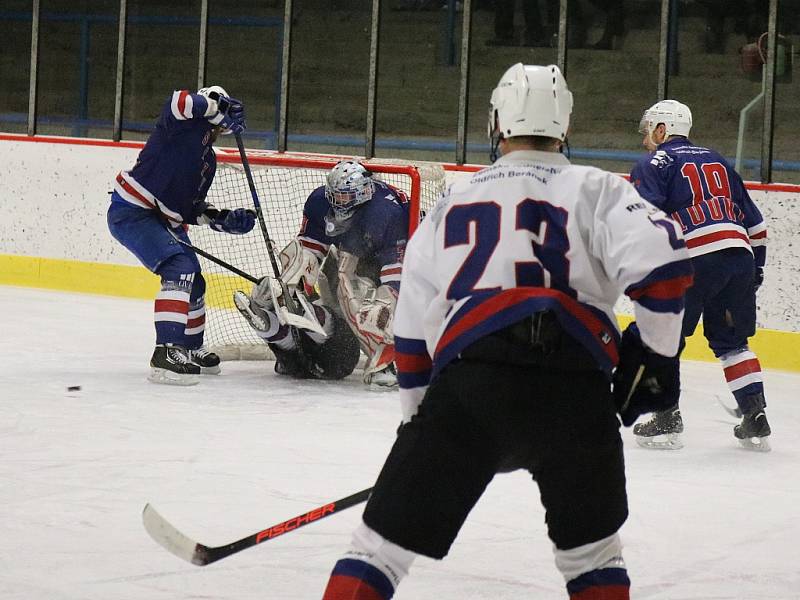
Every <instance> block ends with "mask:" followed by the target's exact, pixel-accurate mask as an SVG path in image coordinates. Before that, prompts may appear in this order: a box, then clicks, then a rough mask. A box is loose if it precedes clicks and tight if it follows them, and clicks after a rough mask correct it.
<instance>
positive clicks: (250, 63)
mask: <svg viewBox="0 0 800 600" xmlns="http://www.w3.org/2000/svg"><path fill="white" fill-rule="evenodd" d="M208 4H209V9H208V10H209V14H208V20H209V23H208V55H207V61H206V78H205V82H206V85H221V86H222V87H224V88H225V90H226V91H227V92H228V93H229V94H230V95H231V96H233V97H234V98H237V99H239V100H241V101H242V102H243V103H244V106H245V115H246V120H247V130H246V131H245V133H244V135H243V137H244V140H245V145H246V146H247V147H248V148H258V147H261V148H268V149H274V148H276V147H277V144H276V135H277V132H278V121H277V120H278V115H279V107H280V73H281V51H282V48H281V44H282V37H281V36H282V31H283V2H282V1H278V0H273V1H271V2H270V1H260V2H241V1H239V0H213V1H211V2H209V3H208ZM217 144H218V145H223V146H224V145H234V146H235V145H236V142H235V140H234V139H233V136H223V137H220V138H218V139H217Z"/></svg>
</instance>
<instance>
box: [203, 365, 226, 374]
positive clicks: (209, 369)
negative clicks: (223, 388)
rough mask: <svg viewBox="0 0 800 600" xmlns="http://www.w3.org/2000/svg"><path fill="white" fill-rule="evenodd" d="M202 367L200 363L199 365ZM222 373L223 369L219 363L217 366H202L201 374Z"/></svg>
mask: <svg viewBox="0 0 800 600" xmlns="http://www.w3.org/2000/svg"><path fill="white" fill-rule="evenodd" d="M197 366H198V367H200V365H197ZM220 373H222V369H221V368H220V366H219V365H216V366H215V367H200V375H219V374H220Z"/></svg>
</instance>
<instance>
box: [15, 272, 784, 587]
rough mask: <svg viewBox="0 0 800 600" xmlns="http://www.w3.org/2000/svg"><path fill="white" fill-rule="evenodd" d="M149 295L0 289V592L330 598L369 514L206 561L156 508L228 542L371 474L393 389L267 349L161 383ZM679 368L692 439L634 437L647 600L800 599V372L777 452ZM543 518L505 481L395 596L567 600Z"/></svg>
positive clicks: (778, 381) (635, 523)
mask: <svg viewBox="0 0 800 600" xmlns="http://www.w3.org/2000/svg"><path fill="white" fill-rule="evenodd" d="M151 306H152V303H151V302H145V301H138V300H124V299H117V298H105V297H97V296H89V295H80V294H67V293H59V292H51V291H44V290H30V289H24V288H13V287H2V286H0V315H2V317H0V321H1V322H2V327H0V356H2V357H3V361H4V363H5V364H4V366H3V369H2V374H0V409H1V410H0V565H2V566H0V597H2V598H3V600H12V599H13V600H162V599H163V600H166V599H170V600H176V599H211V598H214V599H217V598H219V599H231V600H282V599H292V600H294V599H314V598H320V596H321V594H322V590H323V589H324V587H325V584H326V582H327V577H328V573H329V572H330V569H331V567H332V566H333V564H334V562H335V561H336V559H337V558H338V557H339V555H340V553H341V552H342V551H343V550H344V549H345V547H346V546H347V544H348V541H349V536H350V532H351V531H352V529H353V528H354V526H355V525H356V523H357V522H358V521H359V519H360V515H361V508H362V507H358V508H353V509H350V510H349V511H346V512H343V513H341V514H337V515H334V516H332V517H330V518H328V519H325V520H322V521H320V522H318V523H314V524H311V525H309V526H307V527H305V528H303V529H300V530H298V531H294V532H291V533H289V534H287V535H284V536H282V537H278V538H276V539H274V540H271V541H268V542H265V543H263V544H261V545H260V546H257V547H254V548H251V549H248V550H246V551H244V552H242V553H240V554H237V555H235V556H232V557H229V558H226V559H224V560H223V561H220V562H218V563H215V564H212V565H209V566H207V567H203V568H200V567H196V566H193V565H190V564H187V563H184V562H182V561H181V560H179V559H178V558H176V557H174V556H172V555H171V554H168V553H167V552H166V551H165V550H163V549H162V548H161V547H160V546H158V545H156V543H155V542H153V541H152V540H151V539H150V538H149V537H148V535H147V533H146V532H145V531H144V528H143V527H142V524H141V510H142V508H143V507H144V505H145V503H147V502H151V503H152V504H153V505H154V506H155V507H156V508H157V509H158V510H159V511H160V512H161V513H162V514H163V515H164V516H165V517H166V518H167V519H169V520H170V521H171V522H172V523H173V524H174V525H175V526H176V527H178V528H179V529H181V530H182V531H183V532H184V533H186V534H187V535H189V536H191V537H193V538H195V539H197V540H198V541H200V542H203V543H205V544H208V545H220V544H223V543H228V542H232V541H234V540H237V539H239V538H240V537H244V536H245V535H248V534H250V533H254V532H256V531H258V530H260V529H262V528H265V527H267V526H269V525H273V524H275V523H278V522H280V521H282V520H284V519H286V518H289V517H292V516H294V515H297V514H300V513H303V512H305V511H307V510H310V509H312V508H314V507H316V506H319V505H321V504H324V503H326V502H328V501H331V500H335V499H337V498H341V497H343V496H347V495H349V494H351V493H353V492H356V491H358V490H361V489H363V488H366V487H369V486H371V485H372V483H373V481H374V478H375V476H376V475H377V473H378V470H379V469H380V466H381V465H382V463H383V459H384V458H385V455H386V453H387V451H388V449H389V447H390V446H391V444H392V440H393V437H394V432H395V429H396V427H397V425H398V423H399V419H400V411H399V407H398V406H397V395H396V394H393V393H378V392H369V391H366V390H365V389H364V388H363V386H362V384H361V383H360V379H359V378H358V377H357V376H355V375H354V376H352V377H351V378H350V379H348V380H346V381H344V382H339V383H327V382H298V381H293V380H289V379H285V378H279V377H277V376H275V375H274V374H273V372H272V363H269V362H266V363H265V362H241V363H224V365H223V373H222V374H221V375H219V376H217V377H205V378H204V379H203V380H202V381H201V383H200V384H199V385H197V386H194V387H189V388H180V387H172V386H158V385H154V384H151V383H149V382H148V381H147V380H146V375H147V372H148V360H149V358H150V354H151V353H152V347H153V339H154V334H153V326H152V321H151V319H152V312H151ZM683 373H684V381H683V387H684V395H683V397H682V409H683V415H684V423H685V426H686V433H685V434H684V441H685V444H686V446H685V447H684V448H683V449H682V450H680V451H673V452H668V451H652V450H644V449H641V448H639V447H637V446H636V444H635V442H634V441H633V437H632V435H631V432H630V430H625V431H624V432H623V436H624V440H625V446H626V461H627V475H628V482H629V487H628V491H629V496H630V507H631V516H630V518H629V519H628V521H627V523H626V524H625V526H624V527H623V529H622V536H623V541H624V543H625V559H626V561H627V563H628V569H629V574H630V577H631V580H632V597H633V598H637V599H645V598H647V599H653V600H655V599H658V600H689V599H692V600H701V599H702V600H722V599H726V600H727V599H734V598H736V599H747V600H757V599H765V600H766V599H769V600H789V599H798V598H800V404H798V400H797V398H798V387H800V385H799V384H800V376H797V375H790V374H785V373H779V372H769V371H768V372H766V373H765V380H766V395H767V400H768V403H769V407H768V409H767V412H768V415H769V419H770V422H771V424H772V428H773V435H772V438H771V443H772V447H773V450H772V452H770V453H755V452H748V451H746V450H743V449H741V448H740V447H739V446H738V444H737V443H736V441H735V440H734V438H733V435H732V428H733V425H734V424H735V421H734V419H732V418H731V417H729V416H728V415H727V414H726V413H725V412H724V411H723V410H722V409H721V408H720V407H719V406H718V404H717V403H716V400H715V394H720V395H721V396H723V397H724V398H726V399H728V398H729V396H728V391H727V386H726V385H725V382H724V379H723V377H722V371H721V369H720V367H719V366H717V365H714V364H707V363H689V362H687V363H684V369H683ZM567 384H568V382H565V385H567ZM69 386H81V390H80V391H79V392H68V391H67V387H69ZM728 401H729V403H732V399H729V400H728ZM543 519H544V514H543V510H542V508H541V506H540V504H539V500H538V490H537V488H536V486H535V485H534V484H533V483H531V481H530V478H529V477H528V476H526V475H525V474H524V473H521V472H518V473H514V474H510V475H500V476H498V477H497V478H496V479H495V480H494V482H493V483H492V484H491V485H490V487H489V489H488V490H487V492H486V494H485V495H484V497H483V498H482V499H481V501H480V502H479V503H478V505H477V507H476V508H475V510H474V511H473V512H472V514H471V515H470V517H469V519H468V520H467V523H466V525H465V527H464V529H463V530H462V532H461V535H460V537H459V538H458V540H457V541H456V543H455V544H454V546H453V548H452V550H451V553H450V555H449V556H448V557H447V558H446V559H445V560H444V561H441V562H437V561H433V560H427V559H419V560H418V561H417V562H416V563H415V565H414V567H413V568H412V572H411V576H410V577H409V578H408V579H406V580H405V581H404V582H403V583H402V585H401V586H400V588H399V590H398V593H397V595H396V596H395V597H396V598H398V600H404V599H413V600H450V599H453V600H467V599H479V598H480V599H484V598H485V599H492V600H500V599H515V600H516V599H522V598H536V599H539V600H549V599H563V598H565V595H566V594H565V592H564V584H563V581H562V580H561V577H560V575H559V574H558V572H557V571H556V568H555V566H554V564H553V559H552V554H551V548H550V543H549V541H548V539H547V537H546V534H545V528H544V523H543Z"/></svg>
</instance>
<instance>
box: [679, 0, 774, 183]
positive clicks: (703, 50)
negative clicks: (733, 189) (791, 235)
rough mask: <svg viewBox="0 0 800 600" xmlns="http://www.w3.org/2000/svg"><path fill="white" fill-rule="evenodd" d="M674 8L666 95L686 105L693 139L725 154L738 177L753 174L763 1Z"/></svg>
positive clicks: (709, 1) (717, 0)
mask: <svg viewBox="0 0 800 600" xmlns="http://www.w3.org/2000/svg"><path fill="white" fill-rule="evenodd" d="M676 10H678V11H679V14H678V19H677V24H678V26H677V28H676V29H675V30H674V33H673V35H674V36H676V38H677V42H678V54H677V56H675V60H674V61H673V62H672V64H671V65H670V72H671V75H670V84H669V96H670V97H671V98H675V99H677V100H680V101H681V102H683V103H684V104H686V105H688V106H689V108H690V109H691V110H692V117H693V122H694V123H693V126H692V132H691V134H690V138H691V140H692V141H693V142H694V143H696V144H698V145H701V146H709V147H711V148H713V149H715V150H717V151H718V152H720V153H721V154H722V155H723V156H725V157H727V158H729V159H730V161H731V162H732V163H734V164H735V165H737V170H738V171H739V173H740V174H741V175H742V177H743V178H744V179H746V180H750V179H758V177H759V172H760V155H761V132H762V125H763V120H764V102H763V99H764V96H763V89H762V77H761V71H762V70H761V66H760V59H759V56H758V51H757V49H756V47H755V44H756V43H757V41H758V39H759V38H760V37H761V34H763V33H764V32H766V30H767V16H768V2H766V1H763V0H757V1H756V0H754V1H750V0H746V1H745V0H743V1H740V2H727V1H726V2H722V1H721V0H703V1H698V2H695V3H692V4H685V3H676ZM765 37H766V36H764V38H765Z"/></svg>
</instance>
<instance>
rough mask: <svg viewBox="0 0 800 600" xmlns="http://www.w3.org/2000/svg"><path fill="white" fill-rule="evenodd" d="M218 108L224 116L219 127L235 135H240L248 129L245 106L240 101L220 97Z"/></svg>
mask: <svg viewBox="0 0 800 600" xmlns="http://www.w3.org/2000/svg"><path fill="white" fill-rule="evenodd" d="M217 107H218V109H219V114H221V115H222V119H221V120H220V121H219V125H220V126H222V127H223V128H224V129H227V130H228V131H230V132H231V133H234V134H240V133H242V132H243V131H244V130H245V129H247V124H246V123H245V120H244V105H243V104H242V102H241V101H240V100H237V99H236V98H228V97H226V96H219V98H218V100H217Z"/></svg>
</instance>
